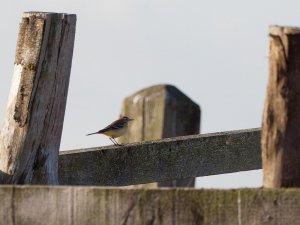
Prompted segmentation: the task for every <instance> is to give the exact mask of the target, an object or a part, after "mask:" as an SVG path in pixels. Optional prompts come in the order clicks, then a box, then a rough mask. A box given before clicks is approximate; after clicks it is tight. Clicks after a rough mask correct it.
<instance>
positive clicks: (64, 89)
mask: <svg viewBox="0 0 300 225" xmlns="http://www.w3.org/2000/svg"><path fill="white" fill-rule="evenodd" d="M75 24H76V15H68V14H61V13H42V12H29V13H24V14H23V17H22V21H21V23H20V31H19V36H18V43H17V49H16V56H15V67H14V74H13V79H12V85H11V90H10V95H9V100H8V105H7V110H6V115H5V121H4V123H3V126H2V128H1V132H0V135H1V136H0V171H1V173H0V183H18V184H23V183H44V184H57V183H58V177H57V159H58V151H59V146H60V138H61V133H62V127H63V120H64V114H65V107H66V99H67V93H68V86H69V78H70V71H71V64H72V54H73V45H74V37H75Z"/></svg>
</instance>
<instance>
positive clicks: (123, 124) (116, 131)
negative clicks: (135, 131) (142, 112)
mask: <svg viewBox="0 0 300 225" xmlns="http://www.w3.org/2000/svg"><path fill="white" fill-rule="evenodd" d="M132 120H133V119H130V118H129V117H127V116H123V117H122V118H120V119H118V120H116V121H114V122H112V123H111V124H109V125H108V126H107V127H105V128H103V129H102V130H99V131H97V132H95V133H91V134H87V135H86V136H88V135H92V134H104V135H106V136H108V137H109V140H111V141H112V143H114V145H119V143H118V142H117V141H116V139H115V138H117V137H120V136H122V135H123V134H125V133H126V131H127V128H128V122H130V121H132Z"/></svg>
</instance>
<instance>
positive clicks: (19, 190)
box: [0, 186, 300, 225]
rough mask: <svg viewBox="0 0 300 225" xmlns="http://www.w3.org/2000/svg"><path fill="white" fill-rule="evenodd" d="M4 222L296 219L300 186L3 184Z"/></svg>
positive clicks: (188, 224)
mask: <svg viewBox="0 0 300 225" xmlns="http://www.w3.org/2000/svg"><path fill="white" fill-rule="evenodd" d="M0 199H1V204H0V224H5V225H15V224H22V225H31V224H39V225H49V224H51V225H61V224H64V225H71V224H72V225H80V224H93V225H100V224H105V225H115V224H126V225H139V224H151V225H162V224H184V225H194V224H202V225H211V224H222V225H241V224H243V225H252V224H268V225H278V224H296V223H297V222H296V221H299V220H300V189H236V190H205V189H202V190H197V189H120V188H114V189H112V188H108V189H105V188H100V187H78V186H77V187H76V186H72V187H70V186H0Z"/></svg>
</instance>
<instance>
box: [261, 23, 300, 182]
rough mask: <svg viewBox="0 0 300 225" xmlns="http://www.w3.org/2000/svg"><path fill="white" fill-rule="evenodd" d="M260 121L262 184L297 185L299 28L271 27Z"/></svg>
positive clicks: (299, 159)
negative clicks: (262, 110) (265, 90)
mask: <svg viewBox="0 0 300 225" xmlns="http://www.w3.org/2000/svg"><path fill="white" fill-rule="evenodd" d="M269 33H270V49H269V81H268V89H267V94H266V100H265V106H264V113H263V123H262V159H263V169H264V186H265V187H299V186H300V154H299V151H300V138H299V137H300V95H299V93H300V92H299V87H300V51H299V49H300V28H294V27H279V26H271V27H270V30H269Z"/></svg>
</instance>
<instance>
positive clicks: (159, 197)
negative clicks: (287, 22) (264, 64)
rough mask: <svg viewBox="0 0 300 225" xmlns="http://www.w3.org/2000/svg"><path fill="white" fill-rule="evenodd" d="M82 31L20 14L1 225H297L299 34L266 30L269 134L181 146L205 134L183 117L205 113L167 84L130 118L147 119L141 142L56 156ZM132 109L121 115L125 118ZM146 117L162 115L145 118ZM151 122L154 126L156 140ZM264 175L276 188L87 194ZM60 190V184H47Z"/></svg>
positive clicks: (46, 16)
mask: <svg viewBox="0 0 300 225" xmlns="http://www.w3.org/2000/svg"><path fill="white" fill-rule="evenodd" d="M75 24H76V16H75V15H68V14H57V13H39V12H33V13H25V14H24V15H23V18H22V22H21V25H20V33H19V39H18V44H17V52H16V61H15V70H14V77H13V84H12V88H11V93H10V97H9V102H8V107H7V112H6V117H5V121H4V125H3V127H2V129H1V135H0V183H1V184H3V185H1V186H0V199H1V204H0V225H29V224H37V225H43V224H45V225H46V224H47V225H48V224H51V225H58V224H67V225H68V224H70V225H71V224H72V225H73V224H85V225H89V224H104V225H118V224H122V225H136V224H145V225H161V224H167V225H169V224H171V225H178V224H184V225H185V224H187V225H192V224H201V225H214V224H222V225H223V224H224V225H227V224H228V225H229V224H230V225H243V224H245V225H252V224H253V225H256V224H268V225H273V224H274V225H275V224H276V225H286V224H299V222H298V221H300V218H299V217H300V216H299V215H300V199H298V198H300V197H299V196H300V190H299V189H298V188H294V189H285V188H283V187H299V183H300V179H299V174H300V160H299V159H300V156H299V155H300V154H298V149H299V146H300V143H299V134H300V132H299V130H300V120H299V113H298V112H299V111H300V106H299V105H300V96H299V95H298V89H299V88H298V87H299V86H300V68H299V67H300V65H299V63H298V62H299V60H300V59H298V58H299V57H300V54H298V49H299V46H300V29H297V28H285V27H277V26H274V27H271V28H270V80H269V86H268V90H267V99H266V103H265V110H264V116H263V126H262V130H261V131H260V129H250V130H240V131H230V132H221V133H215V134H203V135H190V136H180V134H182V135H186V134H188V133H189V134H193V133H196V132H198V131H199V124H196V125H195V124H193V123H192V122H191V121H188V120H186V121H184V120H183V119H182V118H181V116H178V115H184V110H186V109H188V112H189V113H190V115H191V117H193V120H192V121H197V123H198V122H200V121H199V120H200V108H199V107H198V106H197V105H196V104H194V103H193V102H192V101H190V100H189V99H188V98H187V97H186V96H185V95H183V94H182V93H179V92H177V90H176V89H174V88H172V87H170V86H166V87H163V88H161V87H159V90H161V93H162V94H159V95H156V94H155V95H153V96H152V95H151V97H149V96H147V97H145V98H142V100H141V101H136V102H137V106H136V107H135V108H134V110H133V111H134V112H131V113H136V112H141V113H140V116H138V119H137V121H142V123H139V125H138V126H136V127H135V128H134V129H135V132H136V133H135V134H136V135H140V136H139V139H138V140H137V141H139V143H131V144H126V145H124V146H108V147H102V148H89V149H79V150H72V151H65V152H61V153H60V154H59V155H58V151H59V143H60V137H61V131H62V125H63V119H64V109H65V103H66V96H67V89H68V81H69V75H70V70H71V61H72V53H73V44H74V37H75ZM146 92H147V91H146ZM146 92H145V91H143V95H144V94H145V93H146ZM157 96H163V97H161V98H160V97H159V98H158V97H157ZM174 96H180V97H178V99H176V98H173V97H174ZM127 102H130V98H129V99H127ZM179 102H180V103H179ZM182 102H184V106H182V105H181V104H183V103H182ZM126 104H127V103H126ZM126 104H125V108H123V112H126V113H127V112H128V111H127V109H126ZM167 105H169V106H170V107H166V106H167ZM147 109H148V110H149V112H156V111H159V112H160V114H159V115H158V116H157V115H156V116H153V115H154V114H147V112H148V111H147ZM154 109H155V110H154ZM166 115H172V116H171V117H170V116H166ZM153 118H155V120H153ZM144 121H147V122H148V123H147V124H150V126H149V127H151V129H150V130H151V134H150V135H149V136H147V135H145V134H146V133H145V132H146V130H145V127H146V126H145V124H144V123H143V122H144ZM151 121H152V122H153V123H149V122H151ZM157 121H158V122H157ZM156 122H157V123H156ZM137 123H138V122H137ZM153 124H154V125H153ZM170 125H172V126H170ZM168 126H170V127H168ZM166 128H167V129H166ZM261 133H262V135H261ZM173 136H176V137H173ZM177 136H180V137H177ZM134 137H136V136H134ZM166 137H170V138H166ZM126 138H127V139H126V140H129V139H132V138H133V137H132V136H131V137H130V136H129V137H126ZM149 138H150V139H151V138H153V139H155V138H164V139H162V140H153V141H151V140H149ZM261 139H262V148H261V147H260V146H261V144H260V142H261V141H260V140H261ZM140 141H144V142H140ZM261 156H262V157H261ZM260 168H263V169H264V187H268V188H260V189H235V190H196V189H193V188H185V189H180V188H156V189H145V188H144V189H140V188H139V189H126V188H124V187H107V188H105V187H96V186H89V187H86V186H83V185H101V186H124V185H133V184H144V183H149V182H162V181H168V182H169V181H170V180H172V182H173V180H178V179H184V182H186V181H188V182H189V181H190V180H191V179H187V178H194V177H198V176H208V175H213V174H223V173H231V172H238V171H246V170H253V169H260ZM58 181H59V182H60V184H61V185H60V186H58V185H56V186H49V184H51V185H55V184H58ZM176 182H177V181H176ZM180 182H181V181H180V180H179V183H180ZM184 182H183V183H184ZM17 184H48V186H30V185H17ZM185 184H187V183H185ZM67 185H73V186H67ZM75 185H76V186H75ZM79 185H81V186H79ZM186 186H190V185H188V184H187V185H186ZM274 188H278V189H274Z"/></svg>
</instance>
